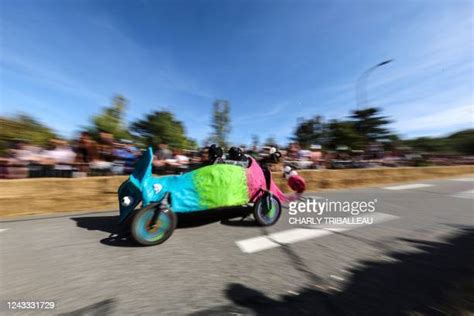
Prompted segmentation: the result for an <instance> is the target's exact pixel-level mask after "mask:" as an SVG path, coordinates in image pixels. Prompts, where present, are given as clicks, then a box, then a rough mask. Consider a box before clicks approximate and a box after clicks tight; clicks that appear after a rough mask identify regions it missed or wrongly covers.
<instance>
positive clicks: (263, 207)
mask: <svg viewBox="0 0 474 316" xmlns="http://www.w3.org/2000/svg"><path fill="white" fill-rule="evenodd" d="M265 199H267V202H265ZM268 201H269V202H270V203H268ZM268 204H269V205H270V207H268ZM253 216H254V218H255V221H256V222H257V223H258V224H259V225H260V226H271V225H274V224H275V223H276V222H278V220H279V219H280V216H281V203H280V201H279V200H278V199H277V198H276V197H275V196H274V195H273V194H271V193H265V194H263V195H262V196H261V197H259V198H258V200H257V201H256V202H255V204H254V206H253Z"/></svg>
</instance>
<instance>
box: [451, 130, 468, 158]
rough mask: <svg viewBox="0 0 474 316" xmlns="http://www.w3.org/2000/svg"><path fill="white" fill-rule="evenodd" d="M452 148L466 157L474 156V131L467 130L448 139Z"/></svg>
mask: <svg viewBox="0 0 474 316" xmlns="http://www.w3.org/2000/svg"><path fill="white" fill-rule="evenodd" d="M447 141H448V142H449V144H450V145H451V146H452V148H453V149H454V150H455V151H457V152H459V153H462V154H465V155H474V129H472V128H471V129H466V130H463V131H460V132H457V133H454V134H452V135H451V136H448V137H447Z"/></svg>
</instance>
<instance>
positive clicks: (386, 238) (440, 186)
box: [0, 178, 474, 315]
mask: <svg viewBox="0 0 474 316" xmlns="http://www.w3.org/2000/svg"><path fill="white" fill-rule="evenodd" d="M473 181H474V178H461V179H449V180H438V181H421V182H418V183H414V184H415V185H412V186H405V185H404V186H402V187H397V186H391V187H389V188H385V187H380V188H367V189H358V190H339V191H327V192H318V193H313V194H311V193H310V194H307V196H311V197H313V198H315V199H318V200H319V201H324V200H325V199H328V200H330V201H375V212H373V213H372V215H370V216H369V215H368V214H364V215H363V216H369V217H373V218H374V223H373V224H361V225H355V224H354V225H342V226H340V225H339V226H334V225H305V224H302V225H290V224H289V218H290V216H289V214H288V211H287V210H285V212H284V214H283V216H282V218H281V219H280V221H279V223H278V224H277V225H275V226H272V227H269V228H261V227H257V226H255V225H254V223H253V221H252V220H250V219H249V220H245V221H242V222H240V221H238V220H231V221H229V220H224V221H221V220H220V219H221V218H219V217H217V218H206V220H205V221H201V222H194V221H188V222H187V223H185V225H184V227H181V228H179V229H177V230H176V231H175V233H174V235H173V236H172V237H171V238H170V239H169V240H168V241H167V242H165V243H164V244H162V245H159V246H154V247H136V246H134V245H133V244H132V243H130V242H129V241H127V240H114V239H113V238H112V239H111V238H108V236H109V234H110V233H111V232H113V231H114V229H115V222H116V220H117V214H115V213H112V212H111V213H97V214H89V215H68V216H62V217H53V218H40V219H28V220H16V221H3V222H1V223H0V246H1V257H0V258H1V260H0V264H1V266H0V273H1V279H0V281H1V283H0V284H1V285H0V287H1V288H0V291H1V292H0V296H1V299H2V302H1V304H2V306H1V307H0V314H4V315H13V314H18V315H30V314H38V313H43V314H62V313H72V315H131V314H141V315H146V314H150V315H183V314H197V315H221V314H224V315H238V314H244V315H246V314H250V315H278V314H280V315H287V314H308V315H314V314H318V315H371V314H373V315H381V314H383V315H399V314H404V313H421V314H426V315H437V314H443V313H448V314H449V313H451V312H454V311H459V310H464V311H466V310H467V311H470V312H472V313H474V306H473V304H474V303H473V301H474V300H473V286H472V284H473V283H472V281H473V280H474V279H473V277H474V270H473V269H474V268H473V267H474V265H473V258H474V254H473V249H474V247H473V245H474V210H473V198H474V191H473V189H474V182H473ZM421 184H425V185H421ZM303 215H304V216H307V215H308V214H303ZM310 216H312V217H314V214H310ZM345 216H347V214H345ZM360 216H362V215H359V217H360ZM298 228H300V229H298ZM254 237H260V238H254ZM7 301H54V302H55V304H56V308H55V309H54V310H53V311H38V310H35V311H33V310H24V311H16V312H15V311H11V310H8V309H7V305H6V302H7Z"/></svg>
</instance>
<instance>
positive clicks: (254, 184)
mask: <svg viewBox="0 0 474 316" xmlns="http://www.w3.org/2000/svg"><path fill="white" fill-rule="evenodd" d="M250 159H252V164H251V166H250V167H249V168H247V187H248V191H249V197H250V198H255V197H256V196H257V194H258V191H259V190H260V189H262V190H265V189H266V182H265V176H264V175H263V171H262V169H261V168H260V167H259V165H258V162H257V161H256V160H255V159H253V158H250ZM270 191H271V192H272V193H273V194H274V195H275V196H276V197H277V198H278V199H279V200H280V202H282V203H283V202H285V201H286V197H285V195H284V194H283V192H281V191H280V189H279V188H278V187H277V186H276V184H275V183H274V182H273V180H272V182H271V185H270Z"/></svg>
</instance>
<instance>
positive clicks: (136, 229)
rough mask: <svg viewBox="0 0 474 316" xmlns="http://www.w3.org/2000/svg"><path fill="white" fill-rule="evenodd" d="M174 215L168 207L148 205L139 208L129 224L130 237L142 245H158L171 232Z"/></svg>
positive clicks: (173, 225)
mask: <svg viewBox="0 0 474 316" xmlns="http://www.w3.org/2000/svg"><path fill="white" fill-rule="evenodd" d="M176 223H177V219H176V215H175V214H174V213H173V211H172V210H170V209H169V208H163V209H161V210H160V208H159V206H157V205H156V204H155V205H149V206H147V207H144V208H142V209H141V210H139V211H138V212H137V213H136V214H135V216H134V217H133V221H132V225H131V229H130V230H131V233H132V238H133V239H134V240H135V241H136V242H137V243H139V244H140V245H143V246H152V245H159V244H161V243H163V242H165V241H166V240H167V239H168V238H170V237H171V235H172V234H173V231H174V229H175V228H176Z"/></svg>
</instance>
